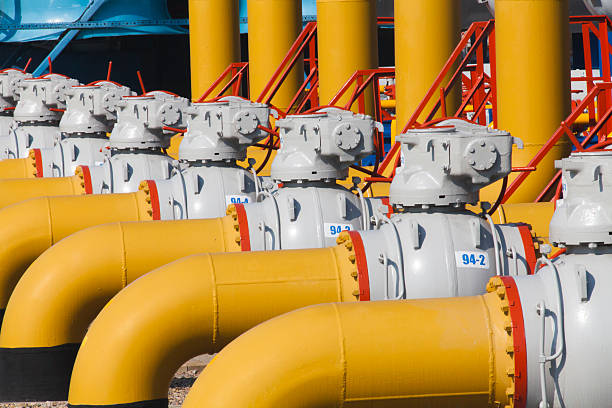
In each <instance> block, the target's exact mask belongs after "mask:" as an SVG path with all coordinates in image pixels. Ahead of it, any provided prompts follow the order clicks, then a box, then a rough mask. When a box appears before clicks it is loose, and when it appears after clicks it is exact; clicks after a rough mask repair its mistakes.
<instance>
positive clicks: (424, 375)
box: [183, 293, 513, 408]
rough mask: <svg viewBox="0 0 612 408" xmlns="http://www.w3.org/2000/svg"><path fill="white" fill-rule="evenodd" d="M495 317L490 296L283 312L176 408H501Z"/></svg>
mask: <svg viewBox="0 0 612 408" xmlns="http://www.w3.org/2000/svg"><path fill="white" fill-rule="evenodd" d="M506 305H507V302H506ZM501 308H502V301H501V300H500V299H499V297H498V296H497V294H496V293H491V294H487V295H485V296H475V297H466V298H450V299H427V300H409V301H384V302H363V303H345V304H327V305H318V306H313V307H308V308H305V309H302V310H299V311H295V312H291V313H288V314H286V315H284V316H280V317H277V318H275V319H272V320H270V321H268V322H266V323H264V324H262V325H259V326H258V327H256V328H254V329H252V330H251V331H249V332H247V333H245V334H244V335H242V336H241V337H239V338H238V339H237V340H235V341H234V342H232V343H231V344H229V345H228V346H227V347H226V348H225V349H224V350H223V351H221V353H220V354H218V355H217V357H216V358H215V359H214V360H213V361H212V362H211V363H210V364H209V365H208V367H207V368H206V369H205V370H204V371H203V373H202V374H201V375H200V377H199V378H198V380H197V381H196V383H195V385H194V387H193V388H192V389H191V392H190V393H189V394H188V396H187V399H186V400H185V403H184V405H183V407H184V408H196V407H197V408H201V407H206V408H227V407H232V408H246V407H249V408H255V407H256V408H272V407H283V408H292V407H300V408H308V407H326V408H331V407H348V406H351V407H352V406H355V407H357V406H359V407H366V406H367V407H385V408H393V407H398V408H399V407H402V408H404V407H417V406H418V407H425V406H426V407H432V408H433V407H454V408H461V407H466V408H467V407H469V408H475V407H483V408H484V407H498V406H501V407H503V406H509V405H510V401H509V398H508V395H507V394H506V392H507V391H508V393H509V394H510V395H512V392H513V384H512V380H511V377H509V374H510V371H509V370H510V369H512V368H513V362H512V358H511V356H510V355H509V354H507V352H506V347H507V344H508V341H511V336H510V335H509V334H508V332H506V331H505V330H504V318H505V316H504V313H503V312H502V311H501ZM510 344H512V343H510Z"/></svg>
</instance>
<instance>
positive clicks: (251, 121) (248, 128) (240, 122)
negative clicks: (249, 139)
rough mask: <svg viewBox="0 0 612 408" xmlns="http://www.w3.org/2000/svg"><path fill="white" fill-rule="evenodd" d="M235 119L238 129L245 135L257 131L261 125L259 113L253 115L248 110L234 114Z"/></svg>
mask: <svg viewBox="0 0 612 408" xmlns="http://www.w3.org/2000/svg"><path fill="white" fill-rule="evenodd" d="M234 121H235V122H236V130H237V131H238V132H240V133H242V134H243V135H249V134H251V133H253V132H255V130H257V126H259V121H258V120H257V115H251V113H250V112H248V111H246V112H245V111H241V112H238V113H237V114H236V116H234Z"/></svg>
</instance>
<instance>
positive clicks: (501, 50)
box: [425, 0, 570, 203]
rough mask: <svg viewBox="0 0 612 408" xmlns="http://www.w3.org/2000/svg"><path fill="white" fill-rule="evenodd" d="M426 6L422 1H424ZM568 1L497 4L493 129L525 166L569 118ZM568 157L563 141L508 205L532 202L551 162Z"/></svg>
mask: <svg viewBox="0 0 612 408" xmlns="http://www.w3.org/2000/svg"><path fill="white" fill-rule="evenodd" d="M425 1H427V0H425ZM568 13H569V12H568V2H567V0H496V1H495V41H496V49H497V106H498V108H497V114H498V121H499V123H498V128H500V129H504V130H507V131H509V132H511V133H512V135H513V136H516V137H519V138H521V139H522V140H523V142H524V143H525V148H524V149H523V150H517V149H515V150H514V151H513V153H512V161H513V165H514V166H525V165H527V163H528V162H529V161H530V160H531V159H532V158H533V156H534V155H535V153H536V152H537V151H538V150H540V148H541V147H542V145H543V144H544V143H545V142H546V141H547V140H548V139H549V138H550V137H551V136H552V134H553V133H554V131H555V130H556V129H557V128H558V127H559V125H560V123H561V121H562V120H564V119H565V118H566V117H567V115H568V114H569V113H570V70H569V59H570V55H569V17H568ZM568 153H569V145H568V143H567V142H566V141H565V140H563V139H562V141H561V142H560V143H557V145H556V146H555V147H553V149H552V151H551V152H550V153H549V154H548V155H547V157H546V158H545V159H544V160H542V161H541V162H540V164H539V165H538V170H537V171H536V172H534V174H530V175H529V177H528V178H527V179H526V181H525V182H524V183H523V184H522V186H521V187H520V188H519V190H517V191H516V193H515V194H514V195H513V196H512V199H511V202H517V203H520V202H528V201H533V200H534V199H535V198H536V197H537V195H538V193H540V191H541V190H542V189H543V188H544V187H545V186H546V185H547V184H548V182H549V181H550V179H551V178H552V176H553V174H554V172H555V169H554V160H558V159H560V158H561V157H564V156H565V155H567V154H568Z"/></svg>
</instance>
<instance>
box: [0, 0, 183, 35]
mask: <svg viewBox="0 0 612 408" xmlns="http://www.w3.org/2000/svg"><path fill="white" fill-rule="evenodd" d="M89 3H90V0H0V17H1V21H2V23H12V24H29V23H53V22H72V21H76V20H78V19H79V17H81V15H82V14H83V13H84V12H85V11H86V9H87V6H88V5H89ZM166 19H170V15H169V13H168V8H167V6H166V0H107V2H106V3H105V4H104V5H102V7H101V8H100V9H99V10H98V11H97V12H96V13H95V15H94V17H93V18H92V20H95V21H131V20H166ZM62 32H63V30H57V29H52V30H18V31H16V30H10V31H2V32H0V42H23V41H38V40H54V39H57V38H58V37H59V35H60V34H61V33H62ZM184 33H186V30H184V29H183V28H181V27H168V26H137V27H129V28H117V27H114V28H108V29H102V30H100V29H98V30H82V31H81V32H80V33H79V35H78V36H77V38H91V37H101V36H114V35H134V34H184Z"/></svg>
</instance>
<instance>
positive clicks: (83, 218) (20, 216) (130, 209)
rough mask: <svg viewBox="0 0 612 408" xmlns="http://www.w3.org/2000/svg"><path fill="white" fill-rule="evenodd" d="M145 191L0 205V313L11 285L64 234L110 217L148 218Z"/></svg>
mask: <svg viewBox="0 0 612 408" xmlns="http://www.w3.org/2000/svg"><path fill="white" fill-rule="evenodd" d="M152 214H153V210H152V208H151V204H150V197H148V194H147V193H146V192H145V191H139V192H137V193H128V194H99V195H84V196H60V197H40V198H33V199H30V200H27V201H22V202H20V203H16V204H13V205H10V206H8V207H5V208H3V209H1V210H0V225H2V226H3V228H2V229H0V243H1V245H0V315H1V314H3V312H4V309H5V308H6V305H7V303H8V300H9V298H10V296H11V293H12V292H13V289H14V288H15V285H16V284H17V282H18V281H19V279H20V278H21V276H22V275H23V273H24V272H25V270H26V269H27V268H28V267H29V266H30V264H31V263H32V262H34V260H35V259H36V258H38V257H39V256H40V255H41V254H42V253H43V252H44V251H45V250H46V249H48V248H49V247H51V245H53V244H55V243H56V242H58V241H59V240H60V239H62V238H64V237H67V236H68V235H70V234H72V233H74V232H76V231H79V230H82V229H85V228H87V227H91V226H93V225H98V224H105V223H109V222H116V221H140V220H150V219H152Z"/></svg>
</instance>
